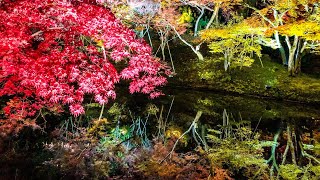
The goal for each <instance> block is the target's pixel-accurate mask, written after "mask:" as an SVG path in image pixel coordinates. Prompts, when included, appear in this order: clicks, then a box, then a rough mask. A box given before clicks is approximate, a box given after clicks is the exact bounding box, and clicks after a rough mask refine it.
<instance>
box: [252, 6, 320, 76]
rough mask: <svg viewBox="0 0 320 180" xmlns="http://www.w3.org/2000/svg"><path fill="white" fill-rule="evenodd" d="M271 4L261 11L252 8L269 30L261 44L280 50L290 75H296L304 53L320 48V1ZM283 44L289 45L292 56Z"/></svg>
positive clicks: (261, 39)
mask: <svg viewBox="0 0 320 180" xmlns="http://www.w3.org/2000/svg"><path fill="white" fill-rule="evenodd" d="M270 2H272V4H271V5H269V6H267V7H265V8H264V9H261V10H258V9H256V8H253V7H250V8H252V9H254V10H255V11H256V13H257V14H258V15H259V16H260V17H261V18H262V20H264V21H265V25H266V27H268V29H267V31H266V35H265V36H264V37H261V38H260V42H261V44H263V45H266V46H270V47H273V48H278V49H279V50H280V54H281V58H282V61H283V64H287V65H288V72H289V74H290V75H294V74H296V73H298V72H299V71H300V66H301V55H302V53H304V51H305V50H306V49H316V48H317V47H318V46H319V40H320V39H319V35H318V34H319V28H318V27H319V22H320V21H319V18H318V17H319V10H318V4H319V1H318V0H296V1H286V0H277V1H270ZM272 36H273V37H272ZM281 36H283V37H284V39H285V42H284V43H282V42H281V40H280V37H281ZM268 37H271V38H272V39H270V38H268ZM273 38H274V40H273ZM282 44H285V45H286V48H287V49H288V55H287V53H286V51H285V49H284V47H283V45H282Z"/></svg>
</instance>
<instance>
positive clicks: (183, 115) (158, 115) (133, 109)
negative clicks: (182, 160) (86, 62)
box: [0, 88, 320, 179]
mask: <svg viewBox="0 0 320 180" xmlns="http://www.w3.org/2000/svg"><path fill="white" fill-rule="evenodd" d="M164 93H165V94H166V95H165V96H162V97H160V98H157V99H154V100H150V99H148V98H147V97H146V96H144V95H132V96H126V95H124V96H121V95H120V96H119V98H118V99H117V100H116V101H115V103H116V104H117V105H118V108H120V109H121V108H122V110H121V111H126V112H122V113H120V114H119V112H118V114H117V113H114V112H110V109H112V107H114V106H112V107H111V105H110V106H108V107H106V108H105V110H104V113H103V116H102V118H104V117H105V118H107V119H108V121H110V122H108V123H106V124H108V126H110V127H108V128H105V129H103V130H101V129H99V131H108V132H114V131H115V130H114V129H116V128H115V127H118V128H123V127H126V128H127V130H128V131H129V129H130V128H131V127H133V126H132V125H133V124H135V123H136V124H135V127H136V129H135V130H138V126H140V125H142V126H144V128H141V127H139V128H140V129H139V130H140V131H142V132H143V133H145V137H144V138H145V139H144V140H140V141H139V142H140V143H141V141H142V142H144V143H146V142H148V143H152V139H154V138H156V137H158V138H159V137H162V138H166V137H167V136H168V134H169V135H170V133H171V135H172V134H173V135H175V136H176V139H177V138H178V137H180V136H182V135H183V134H182V133H183V132H186V133H185V136H184V137H181V139H179V140H180V142H182V144H185V145H181V144H179V145H178V146H177V147H176V150H177V152H180V153H184V154H186V153H188V152H189V151H192V150H194V149H196V148H197V146H198V145H200V146H202V147H203V148H207V147H209V146H210V145H211V146H212V142H211V143H210V141H208V142H207V141H206V139H207V138H206V136H207V133H208V132H210V129H211V130H212V129H215V130H220V131H219V132H220V134H219V136H220V137H231V136H232V133H234V134H235V133H236V132H237V131H234V129H235V128H237V127H239V128H249V129H250V132H251V134H250V135H253V134H254V133H257V132H259V133H260V135H261V137H262V139H263V140H264V141H268V142H272V141H275V142H278V143H279V144H277V149H276V150H277V153H278V154H280V153H279V152H278V151H281V152H282V153H283V151H284V149H285V148H286V143H287V139H286V138H285V137H286V136H287V135H286V134H288V132H289V131H288V128H289V127H290V128H291V131H292V132H294V133H296V134H295V136H294V137H296V138H297V137H298V140H299V139H300V138H301V139H302V140H303V143H304V144H305V145H310V147H311V146H312V147H313V145H314V142H315V138H316V137H315V136H319V131H320V130H319V119H320V109H319V108H317V107H316V106H313V105H308V104H300V103H297V102H287V101H276V100H271V99H264V98H257V97H250V96H238V95H234V94H226V93H223V92H212V91H196V90H192V89H174V88H171V89H166V90H165V92H164ZM150 107H151V110H154V114H153V117H154V118H151V116H152V115H151V114H152V113H150ZM87 108H88V111H87V116H88V117H87V118H85V119H83V122H85V123H90V122H89V121H90V120H88V119H98V117H99V114H100V111H101V107H100V106H96V104H94V103H91V104H89V105H88V106H87ZM148 108H149V111H148V113H147V110H146V109H148ZM152 108H153V109H152ZM198 112H202V114H200V116H199V117H200V118H199V121H197V122H196V124H194V125H195V126H194V127H193V128H191V127H190V126H192V125H193V123H194V120H195V117H196V115H197V113H198ZM110 113H111V114H112V113H114V114H113V115H112V116H111V115H110ZM115 114H116V115H115ZM129 116H130V117H134V118H135V119H136V120H137V119H138V118H141V120H140V121H139V123H140V124H139V123H137V121H133V120H132V119H134V118H130V117H129ZM149 116H150V118H149ZM128 117H129V118H128ZM68 118H69V117H58V118H57V120H56V121H57V122H56V123H53V124H57V123H60V126H59V128H60V129H59V130H60V132H61V130H62V131H64V130H65V131H70V128H69V129H68V128H66V129H63V127H65V126H64V125H66V121H64V120H63V119H68ZM112 118H114V119H117V120H118V121H115V120H114V119H113V120H111V119H112ZM148 118H149V121H148ZM128 119H130V120H128ZM85 123H84V124H85ZM82 125H83V124H82ZM49 126H50V125H49ZM52 126H53V125H52ZM79 126H81V125H79ZM93 127H94V125H93ZM189 128H191V129H189ZM195 128H196V129H195ZM48 129H50V128H48ZM194 129H195V130H197V131H196V134H194V133H195V132H194ZM187 130H190V131H189V132H187ZM191 130H192V131H191ZM289 130H290V129H289ZM49 131H51V132H48V133H40V132H38V131H36V132H33V131H32V130H26V132H24V133H23V134H22V135H20V136H19V137H15V138H13V139H11V140H6V141H3V143H4V142H6V143H9V145H8V144H6V145H4V144H1V146H3V147H6V149H5V148H2V149H3V151H2V154H1V155H0V179H70V178H72V179H74V178H76V179H81V178H83V177H85V178H88V177H91V175H92V174H90V171H95V169H91V170H87V171H89V174H88V172H86V173H84V174H85V175H84V174H81V173H80V172H78V171H69V172H68V171H61V169H62V168H66V169H67V167H63V165H61V164H59V165H58V164H56V167H55V166H54V165H52V163H51V164H50V163H48V161H49V160H52V158H53V160H54V158H56V157H57V156H56V154H55V155H53V154H52V152H50V151H48V150H47V149H46V150H45V149H43V145H44V144H45V143H47V144H50V142H51V141H54V140H55V138H56V137H54V136H53V135H52V134H54V133H52V132H54V129H50V130H49ZM89 131H90V130H89ZM92 131H93V130H92ZM280 131H281V132H282V133H279V132H280ZM74 132H76V131H74ZM211 132H212V131H211ZM159 133H160V135H159ZM161 133H162V134H161ZM174 133H176V134H174ZM221 133H222V134H221ZM120 134H121V133H120ZM279 134H280V138H279V139H274V137H275V136H279ZM122 135H123V134H122ZM96 136H98V137H99V138H98V139H100V144H101V141H102V139H103V138H101V137H103V136H104V135H96ZM282 136H283V137H282ZM119 137H120V136H119ZM141 137H142V135H141ZM128 138H129V139H130V138H131V137H128ZM317 138H319V137H317ZM57 139H59V138H57ZM176 139H175V140H176ZM296 140H297V139H296ZM302 140H301V141H302ZM124 141H127V140H124ZM121 143H122V142H121ZM121 143H120V144H121ZM213 144H214V143H213ZM149 145H150V144H149ZM295 145H296V146H298V144H295ZM140 146H147V144H142V145H141V144H140ZM204 146H206V147H204ZM271 146H272V145H271ZM130 147H131V149H130V150H129V153H130V151H132V153H133V150H132V149H134V148H136V147H137V146H134V145H131V146H130ZM221 148H222V147H221ZM209 149H210V148H209ZM264 149H265V152H264V154H263V157H264V158H265V159H266V160H267V159H268V158H269V157H270V156H271V157H272V155H274V153H276V150H274V151H273V150H272V148H271V147H267V148H264ZM95 151H97V149H95ZM295 153H296V154H297V152H295ZM297 155H298V154H297ZM279 156H280V155H278V157H277V158H279ZM298 156H299V155H298ZM79 157H80V155H79ZM290 157H291V156H290ZM291 158H292V157H291ZM297 159H298V157H297ZM45 161H46V162H47V163H44V162H45ZM277 161H278V162H279V161H280V160H279V159H277ZM53 162H54V163H58V162H55V161H53ZM59 162H61V161H59ZM303 163H305V162H303ZM49 164H50V165H49ZM269 165H270V166H272V161H270V162H269ZM224 166H225V165H224ZM66 169H64V170H66ZM108 172H110V171H108ZM72 173H74V174H72ZM120 173H121V172H120ZM93 174H94V173H93ZM111 174H112V173H111ZM116 174H117V171H116V172H113V174H112V175H113V176H114V177H117V178H119V177H118V176H117V175H116ZM109 175H110V173H109ZM149 176H151V177H152V176H153V175H152V174H151V175H150V174H149ZM135 177H137V176H135ZM140 177H145V176H140ZM234 177H238V178H240V179H241V176H239V175H235V174H233V178H234ZM100 178H101V177H100ZM122 178H123V179H126V178H128V177H127V176H123V177H122ZM171 178H173V177H170V178H169V179H171ZM242 178H245V177H242ZM128 179H130V178H128ZM236 179H237V178H236Z"/></svg>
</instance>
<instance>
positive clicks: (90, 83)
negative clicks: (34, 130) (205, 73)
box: [0, 0, 171, 126]
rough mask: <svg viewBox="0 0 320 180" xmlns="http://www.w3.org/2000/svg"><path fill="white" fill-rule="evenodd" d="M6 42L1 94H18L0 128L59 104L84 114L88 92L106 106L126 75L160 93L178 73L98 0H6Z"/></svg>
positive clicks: (0, 5) (0, 12) (1, 31)
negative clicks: (159, 87)
mask: <svg viewBox="0 0 320 180" xmlns="http://www.w3.org/2000/svg"><path fill="white" fill-rule="evenodd" d="M0 39H1V41H0V62H1V67H0V83H1V87H0V96H5V97H9V98H10V99H11V100H10V101H9V102H8V103H7V106H6V107H5V108H4V113H5V115H6V116H7V119H5V120H1V121H0V126H1V124H2V125H3V124H4V122H6V123H8V122H9V120H12V119H25V118H26V117H33V116H35V115H36V112H37V111H38V110H40V109H41V108H43V107H48V108H53V107H55V106H56V104H62V105H69V109H70V112H71V113H72V114H73V115H74V116H78V115H80V114H83V113H84V108H83V106H82V101H83V98H84V95H85V94H92V95H93V96H94V98H95V100H96V101H97V102H99V103H100V104H106V103H108V100H109V99H114V98H116V92H115V84H117V83H118V82H119V81H120V79H124V80H130V86H129V90H130V93H135V92H142V93H145V94H150V97H151V98H154V97H157V96H159V95H160V94H161V92H160V91H158V90H156V87H158V86H162V85H164V84H165V83H166V78H165V76H166V75H168V74H170V73H171V72H170V70H169V69H168V67H167V66H166V65H164V64H163V63H161V62H160V61H159V59H158V58H155V57H154V56H152V51H151V48H150V47H149V46H148V45H147V44H146V43H145V41H144V40H141V39H136V38H135V34H134V32H133V31H132V30H130V29H128V28H126V27H125V26H123V25H122V24H121V23H120V22H119V21H118V20H117V19H116V18H115V17H114V15H113V14H112V13H111V12H110V10H109V9H107V8H105V7H103V6H101V5H99V4H97V3H96V1H90V0H87V1H84V0H82V1H80V0H0ZM119 62H120V63H119ZM117 63H118V64H121V65H122V66H123V65H125V67H124V68H116V66H115V64H117Z"/></svg>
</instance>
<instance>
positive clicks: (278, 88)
mask: <svg viewBox="0 0 320 180" xmlns="http://www.w3.org/2000/svg"><path fill="white" fill-rule="evenodd" d="M218 58H219V57H207V58H205V60H204V61H198V60H188V61H185V60H184V61H183V62H182V63H180V62H178V63H176V70H177V75H176V76H175V77H174V78H173V79H172V80H171V82H172V83H173V84H180V85H183V86H186V85H187V86H191V87H193V88H208V89H215V90H223V91H228V92H235V93H239V94H250V95H258V96H267V97H273V98H277V99H287V100H295V101H304V102H314V103H319V102H320V96H319V93H320V80H319V79H318V78H316V77H312V76H308V75H306V74H303V73H301V74H300V75H298V76H296V77H290V76H289V75H288V72H287V68H286V67H284V66H282V65H281V64H279V63H277V62H274V61H273V60H271V59H270V58H269V56H268V55H264V56H263V57H262V59H261V60H262V63H263V66H262V65H261V63H260V61H259V60H257V61H255V62H254V63H253V64H252V66H251V67H242V68H234V69H230V70H229V71H227V72H226V71H224V68H223V63H222V62H221V61H218V60H217V59H218Z"/></svg>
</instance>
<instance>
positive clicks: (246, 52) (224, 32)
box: [201, 21, 263, 70]
mask: <svg viewBox="0 0 320 180" xmlns="http://www.w3.org/2000/svg"><path fill="white" fill-rule="evenodd" d="M262 34H263V29H262V28H256V27H253V26H251V25H250V21H242V22H240V23H237V24H230V25H227V26H225V27H223V28H215V29H208V30H205V31H202V33H201V38H202V39H203V40H206V41H207V42H208V43H209V45H208V46H209V48H210V49H211V52H212V53H218V54H221V55H223V56H222V57H221V58H220V59H221V60H223V61H224V68H225V70H227V69H228V68H229V67H231V68H232V67H242V66H251V64H252V63H253V62H254V56H253V55H256V56H257V57H258V58H260V57H261V46H260V44H259V43H258V37H259V36H261V35H262Z"/></svg>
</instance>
